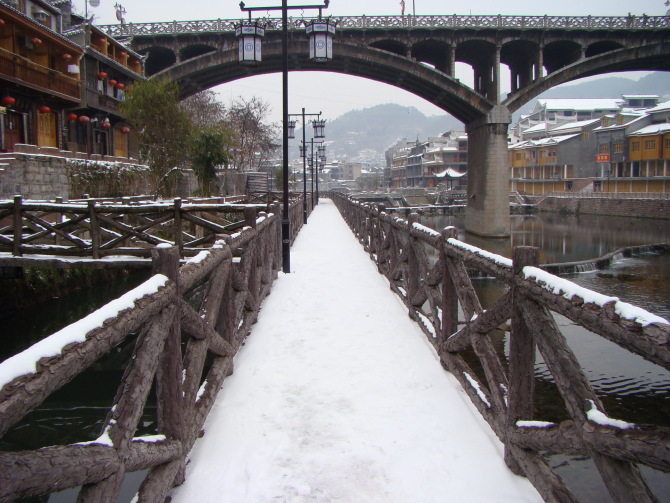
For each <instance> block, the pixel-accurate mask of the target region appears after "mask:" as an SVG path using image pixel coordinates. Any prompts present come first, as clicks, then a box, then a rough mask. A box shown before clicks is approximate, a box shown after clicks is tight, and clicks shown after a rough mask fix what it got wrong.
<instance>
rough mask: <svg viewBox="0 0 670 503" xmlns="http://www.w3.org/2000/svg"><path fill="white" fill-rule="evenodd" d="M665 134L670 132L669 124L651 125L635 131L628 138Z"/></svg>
mask: <svg viewBox="0 0 670 503" xmlns="http://www.w3.org/2000/svg"><path fill="white" fill-rule="evenodd" d="M667 132H670V123H667V122H664V123H663V124H652V125H651V126H646V127H643V128H642V129H638V130H637V131H635V132H633V133H631V134H630V136H646V135H654V134H660V133H667Z"/></svg>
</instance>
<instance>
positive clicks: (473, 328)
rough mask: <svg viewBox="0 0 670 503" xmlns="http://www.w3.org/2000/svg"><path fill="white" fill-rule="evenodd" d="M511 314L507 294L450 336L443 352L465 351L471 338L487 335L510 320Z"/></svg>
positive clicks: (510, 302) (510, 303)
mask: <svg viewBox="0 0 670 503" xmlns="http://www.w3.org/2000/svg"><path fill="white" fill-rule="evenodd" d="M511 314H512V294H511V293H510V292H507V293H506V294H504V295H503V296H502V297H500V298H499V299H498V300H497V301H496V303H495V304H494V305H493V306H492V307H491V308H490V309H486V310H484V311H482V312H481V313H479V315H478V316H477V317H476V318H475V319H474V320H472V321H471V322H469V323H468V324H467V325H465V326H464V327H463V328H461V329H460V330H459V331H458V332H456V333H455V334H453V335H451V336H450V337H449V338H448V339H447V340H446V341H445V342H444V345H443V349H444V351H448V352H450V353H457V352H459V351H463V350H464V349H467V348H468V347H469V346H470V344H471V340H472V338H474V337H476V336H477V335H481V334H488V333H489V332H490V331H491V330H494V329H496V328H498V327H499V326H500V325H501V324H502V323H504V322H505V321H507V320H509V319H510V316H511Z"/></svg>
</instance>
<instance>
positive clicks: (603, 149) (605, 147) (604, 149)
mask: <svg viewBox="0 0 670 503" xmlns="http://www.w3.org/2000/svg"><path fill="white" fill-rule="evenodd" d="M598 153H599V154H609V153H610V146H609V144H607V143H603V144H601V145H599V146H598Z"/></svg>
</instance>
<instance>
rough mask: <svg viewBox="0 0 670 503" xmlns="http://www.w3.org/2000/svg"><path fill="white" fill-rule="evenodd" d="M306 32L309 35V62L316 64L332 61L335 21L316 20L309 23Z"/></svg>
mask: <svg viewBox="0 0 670 503" xmlns="http://www.w3.org/2000/svg"><path fill="white" fill-rule="evenodd" d="M305 31H306V33H307V35H309V60H310V61H313V62H315V63H326V62H328V61H330V60H332V59H333V35H334V34H335V21H333V20H332V19H314V20H312V21H310V22H309V23H307V25H306V26H305Z"/></svg>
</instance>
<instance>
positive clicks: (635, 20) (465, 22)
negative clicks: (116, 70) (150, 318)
mask: <svg viewBox="0 0 670 503" xmlns="http://www.w3.org/2000/svg"><path fill="white" fill-rule="evenodd" d="M312 19H313V18H306V17H301V18H289V21H288V22H289V29H290V30H298V29H304V28H305V25H306V24H307V23H308V22H309V21H311V20H312ZM331 19H333V20H334V21H336V23H337V26H338V29H347V28H349V29H388V28H453V29H461V28H499V29H520V30H536V29H562V30H584V29H587V30H601V29H605V30H654V29H667V28H669V27H670V16H647V15H642V16H633V15H630V16H503V15H494V16H476V15H475V16H473V15H465V16H459V15H456V14H453V15H446V16H412V15H406V16H341V17H338V16H334V17H331ZM265 21H266V23H267V29H268V30H280V29H281V27H282V21H281V18H266V20H265ZM239 22H240V20H239V19H211V20H202V21H170V22H160V23H126V24H113V25H101V26H99V28H100V29H102V30H104V31H106V32H108V33H109V34H110V35H112V36H115V37H117V36H118V37H120V36H136V35H161V34H166V35H168V34H169V35H174V34H180V33H208V32H234V31H235V25H236V24H238V23H239Z"/></svg>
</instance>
